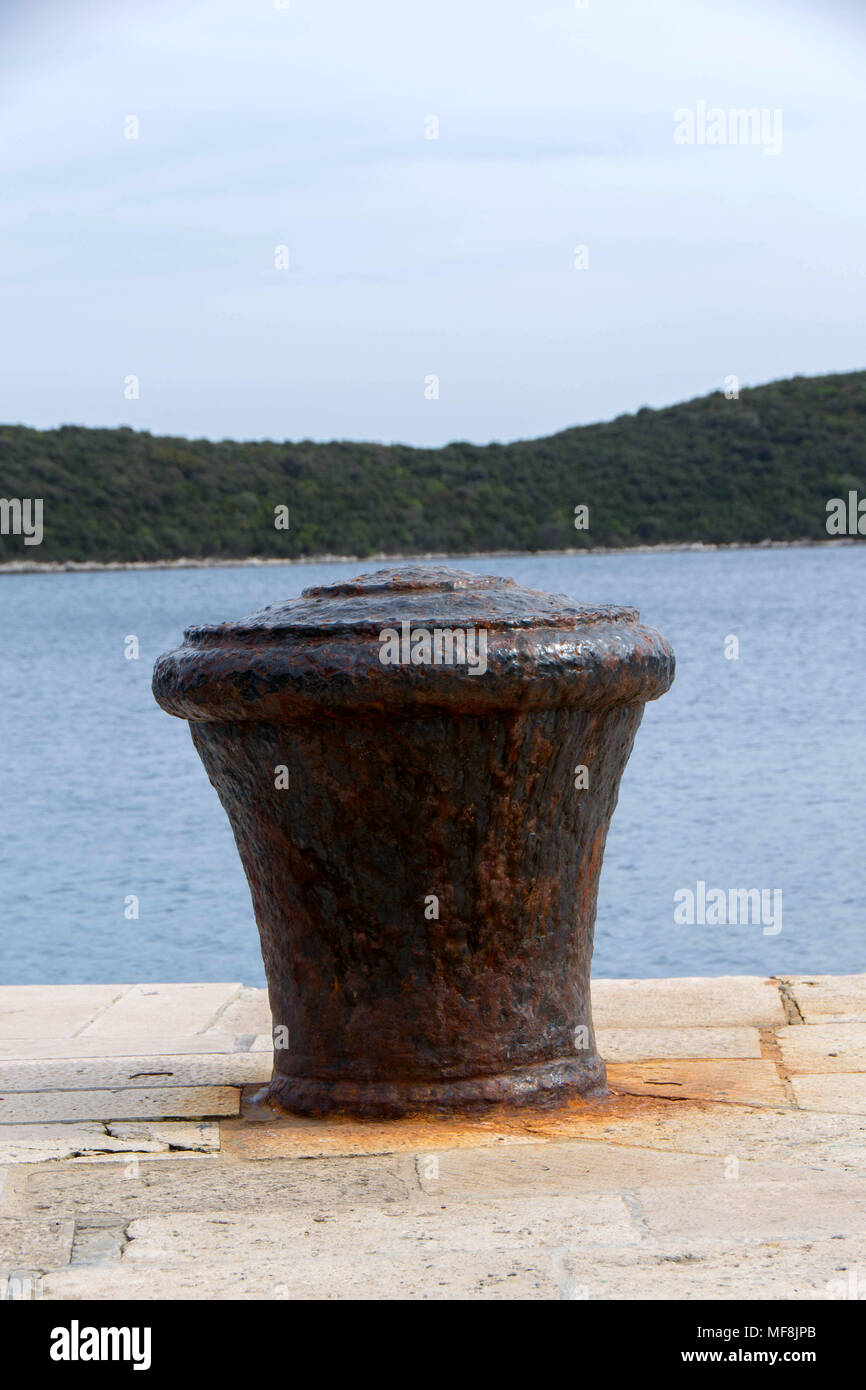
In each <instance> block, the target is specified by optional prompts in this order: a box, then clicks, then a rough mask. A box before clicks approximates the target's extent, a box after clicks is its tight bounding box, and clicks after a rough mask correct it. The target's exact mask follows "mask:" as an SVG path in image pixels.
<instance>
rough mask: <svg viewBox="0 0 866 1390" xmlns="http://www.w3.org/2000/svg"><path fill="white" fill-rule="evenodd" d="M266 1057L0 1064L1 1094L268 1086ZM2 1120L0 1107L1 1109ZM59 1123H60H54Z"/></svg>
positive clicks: (251, 1054) (156, 1056)
mask: <svg viewBox="0 0 866 1390" xmlns="http://www.w3.org/2000/svg"><path fill="white" fill-rule="evenodd" d="M272 1070H273V1065H272V1054H271V1053H270V1052H252V1051H250V1052H236V1051H231V1052H222V1053H185V1054H177V1053H168V1054H159V1053H155V1054H154V1053H152V1054H150V1055H147V1054H145V1055H144V1056H133V1057H89V1058H76V1059H75V1060H73V1061H70V1060H68V1059H66V1058H63V1057H52V1058H47V1059H44V1060H41V1061H35V1062H25V1061H18V1060H9V1059H6V1058H4V1059H3V1061H2V1063H0V1076H2V1084H3V1094H4V1095H6V1096H11V1095H15V1094H17V1093H19V1092H23V1091H36V1092H49V1091H95V1090H100V1091H102V1090H108V1091H121V1090H130V1089H134V1090H141V1089H142V1087H149V1088H153V1087H165V1086H171V1087H186V1086H227V1085H228V1086H238V1087H241V1086H248V1085H251V1084H253V1085H259V1086H261V1085H263V1084H264V1083H266V1082H268V1081H270V1079H271V1072H272ZM0 1117H2V1106H0ZM58 1118H61V1117H58Z"/></svg>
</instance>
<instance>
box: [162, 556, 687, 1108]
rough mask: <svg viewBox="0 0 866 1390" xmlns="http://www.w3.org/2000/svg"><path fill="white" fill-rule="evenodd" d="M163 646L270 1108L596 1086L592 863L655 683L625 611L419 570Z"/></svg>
mask: <svg viewBox="0 0 866 1390" xmlns="http://www.w3.org/2000/svg"><path fill="white" fill-rule="evenodd" d="M437 630H438V631H439V632H440V633H441V632H442V631H443V630H448V631H451V632H452V633H453V632H454V631H456V630H460V631H462V632H463V633H464V635H466V634H474V637H473V638H472V641H471V642H470V641H469V638H468V636H466V641H467V642H468V644H469V645H468V648H467V650H469V651H471V652H473V653H474V656H475V657H476V658H477V660H476V662H475V669H473V668H472V664H471V662H470V660H469V658H468V657H467V659H466V660H465V661H464V662H463V663H461V662H460V661H459V660H457V661H456V662H454V663H453V664H446V663H444V662H443V663H442V664H438V665H437V664H433V663H432V658H431V659H427V657H428V656H429V653H430V651H431V646H430V644H429V643H425V640H424V636H423V634H424V633H428V634H431V633H432V634H433V636H434V639H435V632H436V631H437ZM383 631H384V632H390V631H394V632H395V633H397V634H399V635H400V638H401V642H400V643H398V644H397V647H395V646H394V645H393V643H392V644H391V647H390V651H391V654H392V655H393V654H394V653H395V651H397V650H398V648H399V656H398V664H383V661H382V660H381V659H380V657H381V654H382V653H383V650H384V649H385V648H384V646H383V642H384V641H385V639H383V636H382V634H383ZM482 633H483V635H484V636H483V643H482V638H481V634H482ZM407 635H408V642H407ZM185 636H186V641H185V643H184V645H183V646H182V647H180V648H178V649H177V650H176V651H174V652H169V653H167V654H166V655H165V656H162V657H161V658H160V659H159V660H158V662H157V663H156V668H155V671H154V687H153V688H154V694H155V696H156V699H157V700H158V701H159V703H160V705H161V706H162V707H163V709H166V710H168V712H169V713H171V714H174V715H177V716H179V717H181V718H184V719H187V720H189V721H190V727H191V731H192V737H193V741H194V743H195V746H196V748H197V750H198V752H199V754H200V756H201V758H202V761H203V763H204V765H205V768H206V770H207V773H208V776H209V777H210V780H211V782H212V783H213V785H214V787H215V789H216V791H217V793H218V795H219V797H220V800H221V801H222V804H223V806H224V808H225V810H226V812H227V814H228V816H229V819H230V821H231V824H232V828H233V830H234V834H235V839H236V841H237V844H238V849H239V851H240V855H241V859H242V861H243V865H244V869H245V871H246V874H247V878H248V880H249V884H250V891H251V894H252V899H253V905H254V908H255V913H256V920H257V922H258V925H259V931H260V934H261V940H262V952H263V956H264V963H265V970H266V974H267V978H268V989H269V994H270V1001H271V1009H272V1013H273V1018H274V1024H275V1029H276V1030H284V1031H278V1032H277V1035H276V1039H277V1046H276V1048H275V1054H274V1077H273V1080H272V1082H271V1085H270V1087H269V1090H268V1096H267V1100H268V1103H269V1104H271V1105H273V1106H274V1107H277V1108H284V1109H286V1110H290V1111H296V1112H302V1113H312V1114H317V1113H325V1112H327V1111H329V1110H332V1109H338V1110H343V1111H346V1112H347V1113H353V1114H360V1115H371V1116H389V1115H400V1114H405V1113H407V1112H411V1111H415V1110H445V1111H447V1110H451V1109H463V1108H467V1107H474V1106H482V1105H490V1104H495V1103H503V1102H504V1103H506V1104H520V1103H534V1104H537V1103H538V1102H539V1101H540V1100H544V1099H545V1098H549V1099H556V1098H559V1097H562V1096H563V1095H568V1094H583V1095H592V1096H595V1095H603V1094H605V1093H606V1086H605V1069H604V1063H603V1062H602V1060H601V1059H600V1057H599V1056H598V1053H597V1051H596V1047H595V1040H594V1035H593V1030H592V1018H591V1013H590V1004H589V968H590V959H591V955H592V933H593V926H594V921H595V910H596V895H597V891H598V879H599V873H600V870H601V862H602V855H603V852H604V843H605V837H606V835H607V829H608V825H609V823H610V818H611V815H612V813H613V810H614V807H615V805H616V798H617V792H618V787H619V781H620V777H621V775H622V771H623V768H624V767H625V764H626V761H627V760H628V756H629V753H630V752H631V747H632V743H633V740H634V737H635V734H636V732H637V728H638V725H639V723H640V719H641V716H642V713H643V705H644V703H645V702H646V701H647V700H651V699H656V698H657V697H658V696H659V695H661V694H663V693H664V692H665V691H666V690H667V689H668V688H669V686H670V684H671V681H672V679H673V673H674V659H673V653H672V652H671V650H670V648H669V646H668V645H667V643H666V642H665V641H664V639H663V638H662V637H661V636H660V635H659V634H658V633H656V632H653V631H652V630H651V629H648V628H645V627H642V626H641V625H640V624H639V622H638V615H637V613H636V612H635V611H634V610H633V609H626V608H596V609H589V608H582V607H580V606H579V605H577V604H575V603H573V602H571V600H569V599H567V598H564V597H562V596H554V595H550V594H542V593H536V592H534V591H532V590H526V589H520V588H518V587H517V586H515V585H514V584H513V582H512V581H510V580H505V579H498V578H495V577H489V576H481V575H475V574H465V573H461V572H460V571H456V570H450V569H441V568H425V567H418V566H413V567H406V568H404V569H400V570H383V571H379V572H378V573H375V574H371V575H362V576H360V577H359V578H358V579H355V580H353V581H351V582H349V583H340V584H336V585H329V586H325V587H322V588H314V589H308V590H305V592H304V595H303V596H302V597H301V598H300V599H296V600H292V601H289V602H287V603H283V604H279V605H275V606H273V607H271V608H267V609H264V610H262V611H261V612H260V613H256V614H254V615H252V616H251V617H250V618H247V619H244V620H242V621H240V622H236V623H226V624H223V625H218V626H208V627H193V628H189V629H188V630H187V632H186V634H185ZM388 641H389V642H390V639H388ZM482 645H483V646H484V661H483V663H482V662H481V659H480V655H481V647H482ZM436 650H437V649H436V647H435V641H434V644H433V647H432V652H433V656H434V657H435V654H436ZM442 650H443V649H440V652H439V654H440V655H442ZM444 650H446V651H447V648H444ZM456 650H457V655H458V657H459V647H458V648H457V649H456ZM413 652H414V653H415V655H416V656H418V657H419V658H420V659H419V660H418V661H417V663H416V662H413V661H412V659H411V657H412V653H413ZM406 655H408V656H409V657H410V660H409V661H408V663H406V664H403V663H402V662H401V661H400V659H399V658H400V657H402V656H406ZM482 664H483V669H482ZM580 767H583V768H585V769H586V770H587V771H586V775H585V777H583V775H582V774H581V775H580V776H578V777H577V778H576V775H575V774H576V769H578V768H580ZM279 769H285V771H284V772H283V771H278V770H279ZM581 779H582V780H586V781H587V782H588V785H586V786H576V785H575V783H576V781H580V780H581ZM280 1044H284V1045H280Z"/></svg>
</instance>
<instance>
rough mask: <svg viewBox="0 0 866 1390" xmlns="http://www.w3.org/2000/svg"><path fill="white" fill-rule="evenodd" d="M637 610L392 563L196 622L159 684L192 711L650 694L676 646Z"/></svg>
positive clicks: (226, 715)
mask: <svg viewBox="0 0 866 1390" xmlns="http://www.w3.org/2000/svg"><path fill="white" fill-rule="evenodd" d="M638 619H639V614H638V612H637V610H636V609H634V608H619V607H614V606H604V607H585V606H583V605H581V604H578V603H575V602H574V600H572V599H570V598H567V597H566V596H565V595H563V594H549V593H543V592H541V591H538V590H535V589H524V588H521V587H520V586H518V585H517V584H515V583H514V581H513V580H512V579H503V578H499V577H497V576H495V575H486V574H474V573H469V572H466V571H463V570H454V569H446V568H443V567H438V566H428V565H424V566H421V565H411V566H403V567H401V568H399V569H383V570H377V571H375V572H374V573H371V574H362V575H359V576H358V577H357V578H355V579H351V580H348V581H346V580H338V581H337V582H336V583H333V584H323V585H316V586H314V587H312V588H309V589H305V590H304V591H303V593H302V595H301V597H300V598H297V599H288V600H286V601H285V602H283V603H276V604H272V605H271V606H270V607H268V608H262V609H260V610H259V611H258V612H256V613H253V614H251V615H250V616H249V617H247V618H241V619H239V620H238V621H236V622H226V623H217V624H207V625H202V626H196V627H189V628H187V629H186V632H185V633H184V637H185V641H184V643H183V645H182V646H180V647H178V648H177V649H176V650H174V651H171V652H167V653H166V654H165V655H163V656H161V657H160V658H159V659H158V661H157V663H156V666H155V668H154V675H153V693H154V696H155V698H156V700H157V701H158V703H159V704H160V705H161V706H162V708H163V709H164V710H167V711H168V713H169V714H174V715H177V716H178V717H179V718H181V719H188V720H191V721H193V722H200V721H212V720H219V721H225V720H255V721H260V720H277V721H282V720H287V719H288V720H293V719H301V720H303V719H322V718H346V717H352V718H377V717H379V718H381V717H387V718H393V717H410V716H416V717H428V718H432V717H434V716H437V715H443V714H452V715H455V714H467V715H474V714H490V713H497V712H498V713H502V712H507V711H520V710H530V709H546V708H550V709H556V708H567V707H569V706H573V707H577V708H586V709H603V708H607V707H610V706H615V705H622V704H634V703H639V704H642V703H643V702H644V701H646V700H654V699H657V698H658V696H660V695H663V694H664V693H665V691H666V690H667V689H668V688H669V687H670V685H671V682H672V680H673V677H674V655H673V652H672V650H671V648H670V646H669V645H668V643H667V642H666V641H665V639H664V638H663V637H662V636H661V635H660V634H659V633H658V632H655V631H654V630H653V629H652V628H647V627H643V626H642V625H641V624H640V622H639V620H638Z"/></svg>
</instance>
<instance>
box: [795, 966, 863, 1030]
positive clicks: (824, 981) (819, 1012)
mask: <svg viewBox="0 0 866 1390" xmlns="http://www.w3.org/2000/svg"><path fill="white" fill-rule="evenodd" d="M785 982H786V984H787V985H788V987H789V989H790V991H791V994H792V995H793V998H794V1000H795V1001H796V1004H797V1007H798V1008H799V1011H800V1014H801V1015H802V1018H803V1022H804V1023H824V1022H826V1021H827V1020H829V1019H832V1020H834V1022H836V1023H866V975H787V976H785Z"/></svg>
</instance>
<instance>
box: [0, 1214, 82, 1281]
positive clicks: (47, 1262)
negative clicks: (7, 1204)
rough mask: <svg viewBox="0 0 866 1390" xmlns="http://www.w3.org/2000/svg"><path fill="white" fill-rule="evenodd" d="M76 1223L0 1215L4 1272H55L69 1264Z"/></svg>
mask: <svg viewBox="0 0 866 1390" xmlns="http://www.w3.org/2000/svg"><path fill="white" fill-rule="evenodd" d="M74 1228H75V1223H74V1222H73V1221H70V1220H68V1219H67V1220H59V1221H57V1220H55V1221H50V1220H49V1221H39V1220H32V1221H27V1220H25V1221H21V1220H16V1219H15V1218H14V1217H8V1216H0V1269H2V1270H17V1269H52V1268H54V1267H56V1266H57V1265H64V1264H67V1263H68V1261H69V1256H70V1254H71V1253H72V1235H73V1231H74Z"/></svg>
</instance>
